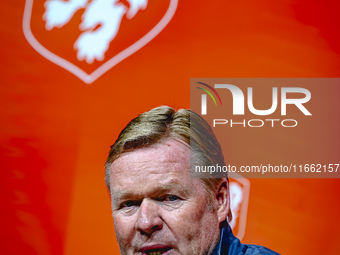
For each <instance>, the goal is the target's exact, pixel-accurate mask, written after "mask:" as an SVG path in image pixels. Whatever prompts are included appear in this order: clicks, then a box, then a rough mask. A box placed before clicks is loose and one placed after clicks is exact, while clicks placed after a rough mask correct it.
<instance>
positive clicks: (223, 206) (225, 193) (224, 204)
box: [216, 178, 229, 225]
mask: <svg viewBox="0 0 340 255" xmlns="http://www.w3.org/2000/svg"><path fill="white" fill-rule="evenodd" d="M216 199H217V216H218V222H219V223H220V225H221V223H222V222H224V221H225V220H226V218H227V216H228V213H229V188H228V181H227V179H226V178H223V181H222V182H221V184H220V186H219V188H218V190H217V193H216Z"/></svg>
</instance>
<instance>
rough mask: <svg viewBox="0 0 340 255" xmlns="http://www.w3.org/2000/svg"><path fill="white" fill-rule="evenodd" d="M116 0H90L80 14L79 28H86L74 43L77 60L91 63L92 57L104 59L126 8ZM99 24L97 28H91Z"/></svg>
mask: <svg viewBox="0 0 340 255" xmlns="http://www.w3.org/2000/svg"><path fill="white" fill-rule="evenodd" d="M117 2H118V0H96V1H92V2H91V3H90V4H89V5H88V6H87V8H86V10H85V13H84V14H83V16H82V23H81V24H80V26H79V28H80V29H81V30H87V31H86V32H84V33H82V34H81V35H80V36H79V37H78V39H77V41H76V42H75V43H74V48H75V49H76V50H77V51H78V53H77V57H78V59H79V60H84V59H85V60H86V62H87V63H89V64H91V63H92V62H93V60H94V59H97V60H99V61H101V60H104V54H105V52H106V51H107V50H108V48H109V45H110V43H111V41H112V40H113V39H114V38H115V37H116V35H117V33H118V30H119V27H120V23H121V21H122V18H123V16H124V14H125V13H126V11H127V8H126V7H125V5H124V4H122V3H120V4H119V3H117ZM97 26H99V28H98V29H96V30H93V29H94V28H95V27H97Z"/></svg>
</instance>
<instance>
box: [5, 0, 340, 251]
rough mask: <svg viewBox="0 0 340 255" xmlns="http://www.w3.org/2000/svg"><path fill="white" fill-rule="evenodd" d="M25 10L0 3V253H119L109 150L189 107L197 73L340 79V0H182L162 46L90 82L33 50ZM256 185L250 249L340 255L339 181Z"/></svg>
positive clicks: (158, 41) (155, 44) (158, 42)
mask: <svg viewBox="0 0 340 255" xmlns="http://www.w3.org/2000/svg"><path fill="white" fill-rule="evenodd" d="M151 1H152V0H150V2H151ZM24 5H25V1H2V2H1V3H0V6H1V8H0V17H1V23H0V31H1V41H0V44H1V49H0V57H1V75H0V84H1V87H0V104H1V108H0V116H1V127H0V129H1V133H0V145H1V148H0V150H1V151H0V155H1V161H0V162H1V165H2V167H1V174H2V178H1V186H0V187H1V188H0V190H1V202H2V203H1V213H0V215H1V226H2V228H1V231H0V233H1V238H0V243H1V253H2V254H67V255H74V254H102V255H104V254H118V253H119V252H118V246H117V243H116V241H115V235H114V229H113V222H112V219H111V215H110V214H111V212H110V202H109V198H108V195H107V193H106V190H105V185H104V178H103V176H104V167H103V166H104V162H105V159H106V156H107V153H108V150H109V146H110V145H111V144H112V143H113V142H114V141H115V139H116V137H117V135H118V133H119V131H120V130H121V129H122V128H123V127H124V126H125V125H126V124H127V123H128V121H129V120H131V119H132V118H133V117H135V116H136V115H137V114H138V113H140V112H143V111H146V110H148V109H150V108H152V107H156V106H159V105H170V106H173V107H175V108H189V107H190V102H189V92H190V91H189V83H190V78H192V77H253V78H254V77H339V74H340V56H339V53H340V47H339V45H340V40H339V29H338V25H336V24H339V23H340V22H339V18H338V10H339V4H338V2H337V1H329V0H326V1H321V0H314V1H312V0H309V1H306V0H295V1H293V0H282V1H270V0H261V1H260V0H241V1H236V2H235V1H234V2H233V1H210V2H208V1H181V2H180V3H179V5H178V8H177V11H176V13H175V15H174V17H173V19H172V20H171V21H170V23H169V24H168V25H167V26H166V27H165V29H164V30H163V31H162V32H161V33H160V34H159V35H158V36H157V37H156V38H155V39H153V40H152V41H151V42H150V43H148V44H147V45H146V46H144V47H143V48H142V49H140V50H139V51H138V52H136V53H135V54H133V55H132V56H130V57H128V58H127V59H125V60H123V61H122V62H121V63H119V64H118V65H116V66H115V67H113V68H112V69H110V70H109V71H108V72H107V73H105V74H104V75H102V76H101V77H100V78H99V79H98V80H96V81H95V82H94V83H92V84H90V85H87V84H85V83H84V82H82V81H81V80H80V79H78V78H77V77H75V76H74V75H73V74H71V73H69V72H68V71H66V70H65V69H63V68H61V67H59V66H56V65H55V64H53V63H51V62H50V61H48V60H46V59H45V58H44V57H42V56H41V55H39V54H38V53H37V52H36V51H35V50H34V49H33V48H32V47H31V46H30V44H29V43H28V42H27V40H26V39H25V37H24V35H23V30H22V18H23V11H24ZM46 35H48V33H46ZM66 35H67V34H66ZM40 36H41V35H40ZM63 40H64V39H63V38H60V41H58V40H50V41H49V43H51V44H52V45H53V44H56V45H57V44H59V43H62V42H63ZM66 52H67V51H66ZM67 54H69V53H67ZM73 54H74V53H73ZM67 57H70V58H72V56H65V58H67ZM336 117H337V116H335V118H336ZM337 138H338V136H335V139H337ZM250 181H251V188H250V201H249V206H248V220H247V229H246V234H245V237H244V239H243V242H245V243H256V244H260V245H264V246H268V247H269V248H271V249H273V250H276V251H278V252H279V253H282V254H337V253H338V247H337V246H338V243H339V241H340V234H339V231H338V227H339V217H338V215H339V213H340V206H339V198H338V196H339V194H340V180H338V179H251V180H250Z"/></svg>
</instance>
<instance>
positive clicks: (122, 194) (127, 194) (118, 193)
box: [111, 179, 189, 201]
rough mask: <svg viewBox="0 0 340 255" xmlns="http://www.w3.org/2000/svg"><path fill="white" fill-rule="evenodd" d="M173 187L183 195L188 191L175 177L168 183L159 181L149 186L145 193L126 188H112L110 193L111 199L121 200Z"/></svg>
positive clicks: (148, 194) (150, 194) (160, 191)
mask: <svg viewBox="0 0 340 255" xmlns="http://www.w3.org/2000/svg"><path fill="white" fill-rule="evenodd" d="M174 187H179V192H180V193H181V194H183V195H187V194H188V193H189V192H188V190H187V189H186V188H185V187H184V186H183V185H181V184H180V182H179V181H178V180H177V179H171V180H170V181H169V182H168V183H164V184H162V183H160V184H159V185H157V186H155V187H151V188H150V190H148V191H147V193H146V194H143V191H140V192H138V191H137V192H136V191H132V192H131V191H126V190H120V189H118V190H112V192H111V194H112V200H115V201H117V200H122V199H126V198H136V197H137V198H138V197H142V196H143V195H147V196H152V195H153V194H157V193H162V192H165V191H170V190H171V189H173V188H174Z"/></svg>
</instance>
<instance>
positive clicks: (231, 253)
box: [212, 223, 279, 255]
mask: <svg viewBox="0 0 340 255" xmlns="http://www.w3.org/2000/svg"><path fill="white" fill-rule="evenodd" d="M226 225H227V226H225V227H223V228H222V230H221V235H220V241H219V243H218V244H217V246H216V248H215V250H214V251H213V253H212V255H279V253H276V252H274V251H272V250H269V249H267V248H266V247H263V246H259V245H253V244H241V242H240V240H239V239H237V238H236V237H235V236H234V235H233V233H232V231H231V229H230V227H229V225H228V224H227V223H226Z"/></svg>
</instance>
